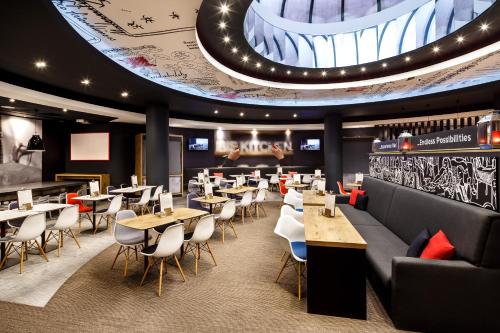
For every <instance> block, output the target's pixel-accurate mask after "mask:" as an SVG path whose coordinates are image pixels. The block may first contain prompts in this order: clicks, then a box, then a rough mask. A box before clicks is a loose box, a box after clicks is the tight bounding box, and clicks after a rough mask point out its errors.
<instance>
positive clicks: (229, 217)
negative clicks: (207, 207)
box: [214, 200, 238, 243]
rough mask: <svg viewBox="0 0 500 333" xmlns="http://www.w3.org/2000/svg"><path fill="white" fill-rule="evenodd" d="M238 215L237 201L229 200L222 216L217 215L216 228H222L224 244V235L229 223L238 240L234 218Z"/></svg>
mask: <svg viewBox="0 0 500 333" xmlns="http://www.w3.org/2000/svg"><path fill="white" fill-rule="evenodd" d="M235 214H236V201H235V200H229V201H226V202H225V203H224V205H223V206H222V210H221V212H220V214H215V215H214V218H215V226H216V227H218V228H220V229H221V231H222V243H224V234H225V233H226V222H227V223H229V226H230V227H231V229H233V232H234V236H235V237H236V238H238V235H237V234H236V230H235V229H234V224H233V218H234V215H235Z"/></svg>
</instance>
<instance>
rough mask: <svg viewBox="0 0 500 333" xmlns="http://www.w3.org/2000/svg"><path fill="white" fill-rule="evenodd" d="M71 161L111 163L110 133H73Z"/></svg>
mask: <svg viewBox="0 0 500 333" xmlns="http://www.w3.org/2000/svg"><path fill="white" fill-rule="evenodd" d="M70 156H71V158H70V159H71V161H109V133H72V134H71V153H70Z"/></svg>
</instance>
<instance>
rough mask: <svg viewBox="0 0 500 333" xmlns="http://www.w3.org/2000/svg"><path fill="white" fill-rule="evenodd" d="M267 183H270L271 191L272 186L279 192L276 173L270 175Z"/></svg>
mask: <svg viewBox="0 0 500 333" xmlns="http://www.w3.org/2000/svg"><path fill="white" fill-rule="evenodd" d="M269 184H270V185H271V191H272V190H273V188H274V187H276V188H277V189H278V192H279V189H280V188H279V186H280V185H279V184H280V179H279V177H278V175H271V179H270V180H269Z"/></svg>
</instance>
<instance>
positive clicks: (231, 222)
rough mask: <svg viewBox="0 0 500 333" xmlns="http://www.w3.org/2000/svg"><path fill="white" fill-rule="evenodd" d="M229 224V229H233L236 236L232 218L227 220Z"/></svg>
mask: <svg viewBox="0 0 500 333" xmlns="http://www.w3.org/2000/svg"><path fill="white" fill-rule="evenodd" d="M229 225H230V226H231V229H233V232H234V236H235V237H236V238H238V234H237V233H236V229H235V228H234V224H233V219H230V220H229Z"/></svg>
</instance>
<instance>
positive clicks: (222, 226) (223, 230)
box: [221, 221, 226, 244]
mask: <svg viewBox="0 0 500 333" xmlns="http://www.w3.org/2000/svg"><path fill="white" fill-rule="evenodd" d="M221 229H222V244H224V234H225V233H226V221H222V224H221Z"/></svg>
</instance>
